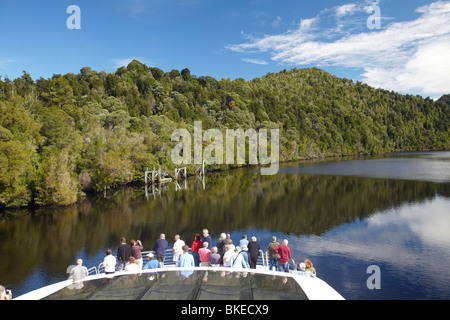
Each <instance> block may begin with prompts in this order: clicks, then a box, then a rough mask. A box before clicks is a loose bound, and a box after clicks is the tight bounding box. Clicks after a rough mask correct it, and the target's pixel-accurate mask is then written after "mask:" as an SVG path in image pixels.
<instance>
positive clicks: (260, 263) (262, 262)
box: [88, 249, 297, 275]
mask: <svg viewBox="0 0 450 320" xmlns="http://www.w3.org/2000/svg"><path fill="white" fill-rule="evenodd" d="M150 252H151V253H153V254H155V252H154V251H142V252H141V254H142V266H145V264H146V263H147V262H148V254H149V253H150ZM188 252H189V253H192V252H191V249H189V251H188ZM256 265H257V267H259V268H264V269H268V268H269V256H268V253H267V252H263V251H262V250H259V255H258V260H257V263H256ZM164 266H165V267H166V266H169V267H170V266H172V267H174V266H175V261H173V249H167V250H166V255H165V256H164ZM289 268H290V269H291V270H296V268H297V266H296V263H295V261H294V259H292V258H291V259H290V260H289ZM116 271H118V269H117V265H116ZM88 272H89V275H94V274H100V273H104V272H105V267H104V266H103V262H101V263H100V264H99V265H98V266H97V267H91V268H89V269H88Z"/></svg>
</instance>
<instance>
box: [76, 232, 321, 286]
mask: <svg viewBox="0 0 450 320" xmlns="http://www.w3.org/2000/svg"><path fill="white" fill-rule="evenodd" d="M212 241H213V240H212V238H211V236H210V235H209V231H208V229H203V230H202V235H200V234H195V235H194V240H193V242H192V244H191V246H190V247H189V246H188V245H187V244H186V243H185V241H184V240H182V239H181V238H180V236H179V235H178V234H177V235H175V237H174V243H173V247H172V250H173V262H174V263H175V266H177V267H198V266H202V267H208V266H212V267H230V268H249V269H255V268H256V264H257V261H258V256H259V254H260V251H261V246H260V244H259V243H258V241H257V239H256V237H254V236H253V237H251V238H250V240H248V239H247V235H245V234H244V235H242V239H240V240H239V243H238V244H237V245H235V244H234V243H233V240H232V239H231V236H230V234H226V233H222V234H221V235H220V237H219V239H218V240H217V242H216V245H215V246H213V244H212ZM168 247H169V243H168V241H167V240H166V236H165V234H160V236H159V238H158V239H157V240H156V241H155V243H154V244H153V247H152V252H149V253H148V255H147V258H148V262H146V264H145V265H144V264H143V260H144V259H143V257H142V250H143V249H144V247H143V245H142V243H141V241H140V240H134V239H132V240H131V241H130V244H128V243H126V239H125V238H123V237H122V238H121V239H120V245H119V247H118V249H117V254H116V256H114V255H113V254H112V251H111V249H108V250H107V251H106V257H105V258H104V260H103V263H102V265H103V267H104V268H105V274H113V273H115V272H116V271H122V270H123V271H127V272H140V271H141V270H146V269H156V268H163V267H164V261H165V256H166V252H167V250H168ZM189 249H190V250H191V252H189ZM266 251H267V253H268V260H269V261H268V265H269V270H275V271H282V272H289V260H290V259H291V250H290V248H289V246H288V240H287V239H284V240H283V241H282V242H281V243H279V242H277V238H276V237H275V236H273V237H272V241H271V242H270V243H269V244H268V246H267V248H266ZM295 272H296V273H299V274H303V275H308V276H312V277H314V276H316V271H315V269H314V267H313V265H312V263H311V261H310V260H309V259H306V260H305V261H304V262H302V263H300V264H297V266H296V270H295ZM70 273H71V276H70V277H69V278H72V279H74V280H79V279H82V278H84V277H85V276H87V269H86V267H83V266H82V260H81V259H78V260H77V267H76V268H73V269H72V270H71V272H70Z"/></svg>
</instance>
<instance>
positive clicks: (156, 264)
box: [142, 252, 161, 270]
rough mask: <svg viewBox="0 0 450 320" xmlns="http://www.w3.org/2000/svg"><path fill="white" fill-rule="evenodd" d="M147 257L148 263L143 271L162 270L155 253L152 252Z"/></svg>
mask: <svg viewBox="0 0 450 320" xmlns="http://www.w3.org/2000/svg"><path fill="white" fill-rule="evenodd" d="M147 257H148V262H147V263H146V264H145V266H144V267H143V268H142V270H146V269H157V268H161V263H159V261H158V260H156V259H154V257H155V256H154V255H153V253H151V252H150V253H149V254H148V255H147Z"/></svg>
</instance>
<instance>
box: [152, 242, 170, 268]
mask: <svg viewBox="0 0 450 320" xmlns="http://www.w3.org/2000/svg"><path fill="white" fill-rule="evenodd" d="M168 246H169V243H168V242H167V240H166V235H165V234H164V233H161V235H160V236H159V239H158V240H156V242H155V244H154V245H153V251H155V253H156V260H158V261H159V262H160V263H161V268H164V258H165V257H166V250H167V247H168Z"/></svg>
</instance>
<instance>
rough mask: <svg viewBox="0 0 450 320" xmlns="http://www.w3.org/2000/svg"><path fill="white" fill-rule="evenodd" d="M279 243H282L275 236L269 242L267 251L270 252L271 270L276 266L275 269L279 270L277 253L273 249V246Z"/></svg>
mask: <svg viewBox="0 0 450 320" xmlns="http://www.w3.org/2000/svg"><path fill="white" fill-rule="evenodd" d="M279 245H280V244H279V243H278V242H277V237H275V236H273V237H272V242H271V243H269V246H268V248H267V252H268V253H269V270H272V269H273V268H275V271H277V270H278V261H277V254H276V253H275V252H274V251H273V248H275V247H276V246H279Z"/></svg>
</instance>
